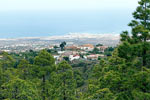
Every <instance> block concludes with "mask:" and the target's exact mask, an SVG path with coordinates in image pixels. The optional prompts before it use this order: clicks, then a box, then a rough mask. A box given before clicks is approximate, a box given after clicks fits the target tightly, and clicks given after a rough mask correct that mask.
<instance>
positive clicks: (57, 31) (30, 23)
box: [0, 10, 132, 38]
mask: <svg viewBox="0 0 150 100" xmlns="http://www.w3.org/2000/svg"><path fill="white" fill-rule="evenodd" d="M131 20H132V11H128V10H124V11H120V10H105V11H100V10H98V11H39V12H37V11H36V12H34V11H28V12H27V11H22V12H21V11H20V12H15V11H12V12H0V38H18V37H45V36H53V35H64V34H68V33H91V34H95V33H99V34H101V33H103V34H104V33H121V31H123V30H128V29H129V27H127V24H128V23H129V22H130V21H131Z"/></svg>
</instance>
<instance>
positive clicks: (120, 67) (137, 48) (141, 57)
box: [0, 0, 150, 100]
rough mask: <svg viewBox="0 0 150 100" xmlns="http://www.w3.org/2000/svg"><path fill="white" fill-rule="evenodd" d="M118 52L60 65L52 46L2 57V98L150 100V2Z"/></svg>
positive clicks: (140, 8)
mask: <svg viewBox="0 0 150 100" xmlns="http://www.w3.org/2000/svg"><path fill="white" fill-rule="evenodd" d="M133 17H134V20H132V21H131V22H130V23H129V25H128V26H130V27H131V31H130V32H128V31H123V32H122V33H121V35H120V36H121V39H120V44H119V45H118V46H117V47H116V48H115V50H114V51H113V53H112V56H109V57H107V58H105V59H100V60H99V62H98V64H96V65H95V64H94V65H93V66H92V67H91V66H88V65H87V64H86V62H85V63H84V64H81V66H79V67H78V68H77V67H72V66H71V65H70V64H69V63H68V62H67V61H62V62H60V63H58V64H55V59H54V58H53V56H52V55H51V54H50V53H49V52H47V50H41V51H40V52H38V53H36V52H34V51H31V52H30V53H27V54H26V55H25V56H24V58H17V56H14V55H13V54H8V53H6V52H2V53H1V54H0V55H1V56H2V58H1V59H0V100H150V0H141V1H139V6H138V7H137V9H136V10H135V12H134V13H133Z"/></svg>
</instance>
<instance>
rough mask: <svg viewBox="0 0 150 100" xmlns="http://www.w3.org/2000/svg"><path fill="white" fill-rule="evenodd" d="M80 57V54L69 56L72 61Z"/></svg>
mask: <svg viewBox="0 0 150 100" xmlns="http://www.w3.org/2000/svg"><path fill="white" fill-rule="evenodd" d="M78 59H80V56H79V55H70V56H69V60H70V61H73V60H78Z"/></svg>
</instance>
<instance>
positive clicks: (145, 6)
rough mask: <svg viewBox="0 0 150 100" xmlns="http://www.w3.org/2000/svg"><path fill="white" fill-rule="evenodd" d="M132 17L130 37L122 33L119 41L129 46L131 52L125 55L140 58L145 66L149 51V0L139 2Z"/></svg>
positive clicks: (125, 32) (127, 33)
mask: <svg viewBox="0 0 150 100" xmlns="http://www.w3.org/2000/svg"><path fill="white" fill-rule="evenodd" d="M133 17H134V19H135V20H132V21H131V23H129V26H130V27H131V28H132V30H131V35H130V34H129V32H127V31H124V32H123V33H122V34H121V41H122V42H125V41H127V42H128V43H129V44H131V48H130V49H132V51H131V52H129V53H130V54H128V53H126V55H130V56H134V55H136V56H138V57H141V58H142V63H143V66H146V65H147V64H148V61H149V57H148V56H149V54H148V53H149V50H150V42H149V40H150V0H141V1H139V6H138V7H137V9H136V11H135V12H134V13H133ZM120 50H121V49H120ZM140 52H141V53H140ZM121 53H122V52H120V54H121Z"/></svg>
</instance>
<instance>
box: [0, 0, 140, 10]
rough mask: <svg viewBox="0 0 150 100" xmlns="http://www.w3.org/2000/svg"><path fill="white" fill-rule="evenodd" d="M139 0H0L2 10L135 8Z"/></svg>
mask: <svg viewBox="0 0 150 100" xmlns="http://www.w3.org/2000/svg"><path fill="white" fill-rule="evenodd" d="M137 1H138V0H0V11H12V10H13V11H23V10H25V11H26V10H38V11H39V10H54V11H55V10H100V9H133V8H135V7H136V6H137Z"/></svg>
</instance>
